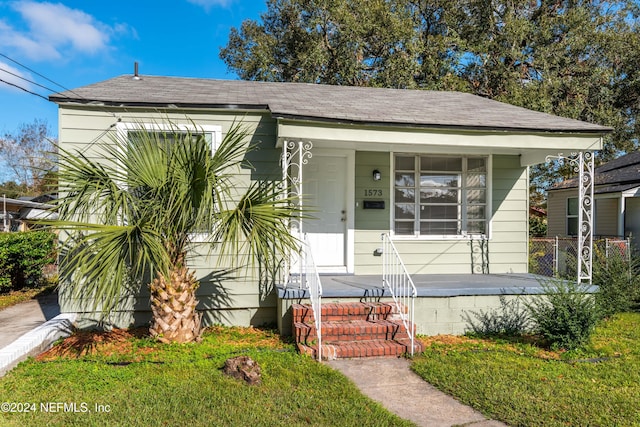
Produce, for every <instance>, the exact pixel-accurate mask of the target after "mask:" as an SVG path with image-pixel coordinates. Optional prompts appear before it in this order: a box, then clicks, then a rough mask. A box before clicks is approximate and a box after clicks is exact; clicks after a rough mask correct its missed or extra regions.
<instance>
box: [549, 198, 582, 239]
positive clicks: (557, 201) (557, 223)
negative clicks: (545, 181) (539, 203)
mask: <svg viewBox="0 0 640 427" xmlns="http://www.w3.org/2000/svg"><path fill="white" fill-rule="evenodd" d="M570 197H576V190H575V189H573V190H571V189H569V190H558V191H550V192H549V195H548V197H547V236H549V237H555V236H566V235H567V199H568V198H570Z"/></svg>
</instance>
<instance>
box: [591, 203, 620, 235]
mask: <svg viewBox="0 0 640 427" xmlns="http://www.w3.org/2000/svg"><path fill="white" fill-rule="evenodd" d="M618 202H619V200H618V199H596V212H595V220H596V226H595V229H594V231H595V234H596V236H605V237H606V236H617V235H618V212H619V208H618Z"/></svg>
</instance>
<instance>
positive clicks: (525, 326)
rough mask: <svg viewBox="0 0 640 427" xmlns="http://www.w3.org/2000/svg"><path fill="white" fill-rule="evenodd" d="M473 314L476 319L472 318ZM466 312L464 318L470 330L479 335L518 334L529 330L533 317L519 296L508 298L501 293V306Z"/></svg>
mask: <svg viewBox="0 0 640 427" xmlns="http://www.w3.org/2000/svg"><path fill="white" fill-rule="evenodd" d="M469 313H471V315H473V317H475V319H472V318H471V316H470V315H469ZM469 313H467V312H465V313H464V314H463V318H464V320H465V321H466V322H467V325H468V327H469V328H470V332H471V333H472V334H473V335H477V336H501V335H505V336H517V335H521V334H523V333H525V332H527V331H528V330H529V329H530V326H531V319H530V317H529V314H528V312H527V310H525V309H524V308H523V307H521V306H520V299H519V298H512V299H507V298H506V297H505V296H504V295H500V307H499V308H495V309H492V310H488V311H486V312H485V311H483V310H480V311H479V312H477V311H470V312H469Z"/></svg>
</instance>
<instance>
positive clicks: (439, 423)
mask: <svg viewBox="0 0 640 427" xmlns="http://www.w3.org/2000/svg"><path fill="white" fill-rule="evenodd" d="M327 364H328V365H329V366H330V367H332V368H334V369H336V370H338V371H340V372H342V373H343V374H344V375H345V376H346V377H348V378H349V379H350V380H351V381H353V382H354V383H355V384H356V385H357V386H358V388H359V389H360V391H362V392H363V393H364V394H366V395H367V396H369V397H370V398H371V399H373V400H375V401H378V402H380V403H381V404H382V406H384V407H385V408H387V409H388V410H389V411H391V412H393V413H394V414H396V415H398V416H400V417H401V418H404V419H407V420H410V421H412V422H414V423H415V424H417V425H418V426H425V427H426V426H428V427H450V426H473V427H506V424H503V423H501V422H499V421H495V420H489V419H487V418H486V417H484V416H483V415H482V414H481V413H479V412H477V411H476V410H474V409H472V408H471V407H469V406H466V405H463V404H462V403H460V402H458V401H457V400H455V399H454V398H453V397H451V396H449V395H447V394H445V393H443V392H441V391H440V390H438V389H436V388H435V387H433V386H432V385H431V384H429V383H427V382H425V381H424V380H423V379H422V378H420V377H419V376H418V375H417V374H416V373H414V372H413V371H412V370H411V369H410V368H409V365H410V364H411V362H410V361H409V360H407V359H402V358H388V357H381V358H362V359H338V360H332V361H329V362H327Z"/></svg>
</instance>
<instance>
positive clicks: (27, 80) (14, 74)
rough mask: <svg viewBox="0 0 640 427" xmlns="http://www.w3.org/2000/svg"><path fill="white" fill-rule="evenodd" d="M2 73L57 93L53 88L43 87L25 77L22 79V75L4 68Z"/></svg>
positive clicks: (1, 69)
mask: <svg viewBox="0 0 640 427" xmlns="http://www.w3.org/2000/svg"><path fill="white" fill-rule="evenodd" d="M0 71H2V72H5V73H7V74H11V75H12V76H14V77H17V78H19V79H21V80H24V81H25V82H29V83H31V84H34V85H36V86H40V87H41V88H42V89H45V90H48V91H49V92H55V90H54V89H51V88H49V87H46V86H43V85H41V84H40V83H36V82H34V81H32V80H29V79H27V78H25V77H22V76H21V75H19V74H16V73H12V72H11V71H9V70H6V69H4V68H2V67H0Z"/></svg>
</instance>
